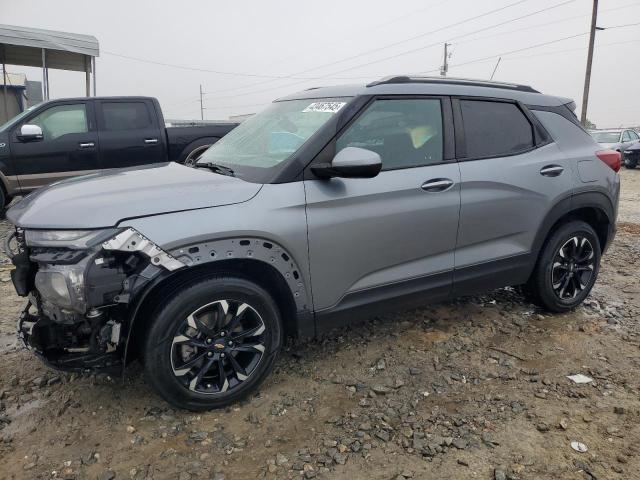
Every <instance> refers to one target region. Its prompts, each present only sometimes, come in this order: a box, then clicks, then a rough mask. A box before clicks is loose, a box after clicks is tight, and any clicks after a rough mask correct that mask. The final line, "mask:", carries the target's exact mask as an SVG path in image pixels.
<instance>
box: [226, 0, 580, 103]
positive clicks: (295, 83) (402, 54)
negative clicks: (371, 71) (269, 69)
mask: <svg viewBox="0 0 640 480" xmlns="http://www.w3.org/2000/svg"><path fill="white" fill-rule="evenodd" d="M574 1H575V0H565V1H563V2H560V3H557V4H555V5H552V6H550V7H546V8H543V9H540V10H536V11H535V12H530V13H527V14H525V15H521V16H519V17H516V18H512V19H510V20H505V21H502V22H498V23H496V24H493V25H489V26H487V27H483V28H480V29H478V30H475V31H473V32H468V33H464V34H460V35H457V36H454V37H450V40H455V39H458V38H464V37H466V36H469V35H473V34H475V33H479V32H482V31H486V30H489V29H492V28H495V27H498V26H502V25H506V24H508V23H511V22H515V21H518V20H522V19H524V18H527V17H531V16H533V15H537V14H539V13H542V12H546V11H549V10H551V9H554V8H558V7H561V6H563V5H566V4H568V3H572V2H574ZM518 3H521V2H518ZM504 8H506V7H503V9H504ZM458 23H459V22H458ZM443 28H448V27H443ZM439 30H441V29H438V31H439ZM396 43H397V42H396ZM440 45H441V42H434V43H430V44H428V45H423V46H421V47H417V48H413V49H411V50H405V51H403V52H399V53H396V54H394V55H390V56H388V57H384V58H380V59H377V60H372V61H369V62H366V63H361V64H358V65H354V66H351V67H347V68H344V69H342V70H337V71H334V72H332V73H329V74H327V75H326V76H324V77H321V78H325V79H327V78H332V76H333V75H335V74H340V73H343V72H347V71H350V70H355V69H357V68H362V67H366V66H369V65H374V64H376V63H380V62H384V61H387V60H392V59H396V58H398V57H401V56H404V55H408V54H411V53H415V52H419V51H422V50H426V49H428V48H433V47H435V46H440ZM318 68H320V67H318ZM299 73H303V72H298V73H297V74H299ZM370 77H371V76H369V78H370ZM264 83H270V82H264ZM301 83H305V82H304V81H301V82H300V81H299V82H292V83H288V84H285V85H279V86H275V87H268V88H264V89H261V90H254V91H251V92H244V93H241V94H235V95H224V96H219V97H217V98H218V99H226V98H235V97H239V96H245V95H252V94H256V93H263V92H268V91H271V90H277V89H280V88H284V87H291V86H294V85H299V84H301ZM260 84H263V82H261V83H260Z"/></svg>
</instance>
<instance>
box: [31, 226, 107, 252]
mask: <svg viewBox="0 0 640 480" xmlns="http://www.w3.org/2000/svg"><path fill="white" fill-rule="evenodd" d="M118 231H119V230H118V229H116V228H108V229H105V230H27V231H26V232H25V242H26V244H27V246H29V247H63V248H71V249H82V248H87V247H90V246H93V245H97V244H98V243H101V242H103V241H104V240H107V239H109V238H111V237H113V236H114V235H115V234H116V233H117V232H118Z"/></svg>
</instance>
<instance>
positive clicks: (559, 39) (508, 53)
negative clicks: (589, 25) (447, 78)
mask: <svg viewBox="0 0 640 480" xmlns="http://www.w3.org/2000/svg"><path fill="white" fill-rule="evenodd" d="M588 34H589V32H584V33H578V34H575V35H569V36H567V37H562V38H557V39H555V40H550V41H548V42H542V43H537V44H535V45H530V46H528V47H523V48H517V49H515V50H509V51H507V52H500V53H495V54H493V55H489V56H487V57H482V58H476V59H473V60H469V61H467V62H462V63H455V64H452V65H449V66H450V67H462V66H464V65H469V64H472V63H478V62H485V61H487V60H493V59H494V58H496V57H504V56H506V55H511V54H512V53H518V52H524V51H526V50H532V49H534V48H538V47H544V46H546V45H553V44H554V43H558V42H563V41H565V40H570V39H572V38H578V37H582V36H584V35H588ZM436 71H438V69H433V70H427V71H425V72H420V73H419V75H422V74H425V73H432V72H436Z"/></svg>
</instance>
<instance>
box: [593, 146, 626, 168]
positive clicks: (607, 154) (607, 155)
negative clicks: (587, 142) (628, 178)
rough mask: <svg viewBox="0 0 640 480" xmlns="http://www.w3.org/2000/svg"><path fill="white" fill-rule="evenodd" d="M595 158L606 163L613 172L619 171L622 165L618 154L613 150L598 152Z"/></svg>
mask: <svg viewBox="0 0 640 480" xmlns="http://www.w3.org/2000/svg"><path fill="white" fill-rule="evenodd" d="M596 156H597V157H598V158H599V159H600V160H602V161H603V162H604V163H606V164H607V165H608V166H609V167H610V168H611V169H612V170H613V171H614V172H618V171H620V166H621V164H622V161H621V155H620V152H616V151H615V150H598V151H597V152H596Z"/></svg>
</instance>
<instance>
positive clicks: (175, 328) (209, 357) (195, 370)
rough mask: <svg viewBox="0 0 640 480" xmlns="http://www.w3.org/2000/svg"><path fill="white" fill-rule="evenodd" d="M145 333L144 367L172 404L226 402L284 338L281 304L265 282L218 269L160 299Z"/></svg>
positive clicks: (258, 375)
mask: <svg viewBox="0 0 640 480" xmlns="http://www.w3.org/2000/svg"><path fill="white" fill-rule="evenodd" d="M154 317H155V318H153V323H152V326H151V329H150V331H149V335H148V337H147V339H146V345H145V350H144V365H145V373H146V376H147V378H148V380H149V383H150V384H151V386H152V387H153V388H154V389H155V390H156V392H157V393H158V394H159V395H160V396H161V397H162V398H164V399H165V400H166V401H168V402H169V403H171V404H172V405H174V406H176V407H179V408H184V409H188V410H193V411H200V410H209V409H212V408H220V407H225V406H228V405H230V404H232V403H234V402H236V401H238V400H240V399H241V398H243V397H245V396H246V395H248V394H249V393H251V392H252V391H255V390H256V389H257V388H258V386H259V385H260V384H261V383H262V381H263V380H264V379H265V378H266V377H267V376H268V375H269V373H270V372H271V370H272V369H273V365H274V363H275V360H276V357H277V354H278V352H279V350H280V348H281V346H282V328H281V324H282V323H281V320H280V312H279V309H278V307H277V305H276V304H275V302H274V301H273V299H272V298H271V297H270V296H269V294H268V293H267V292H266V291H265V290H264V289H263V288H261V287H260V286H258V285H256V284H254V283H252V282H250V281H248V280H245V279H242V278H235V277H229V276H216V277H211V278H208V279H206V280H203V281H200V282H198V283H195V284H192V285H190V286H187V287H184V288H182V289H180V290H178V291H176V292H175V293H173V294H172V295H171V298H170V299H168V300H167V301H166V302H165V303H164V304H162V305H160V306H159V307H158V308H157V310H156V313H155V315H154Z"/></svg>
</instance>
